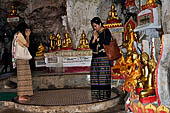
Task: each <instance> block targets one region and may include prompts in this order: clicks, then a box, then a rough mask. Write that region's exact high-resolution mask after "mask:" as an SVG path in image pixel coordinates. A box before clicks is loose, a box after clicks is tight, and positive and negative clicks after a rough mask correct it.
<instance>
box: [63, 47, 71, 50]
mask: <svg viewBox="0 0 170 113" xmlns="http://www.w3.org/2000/svg"><path fill="white" fill-rule="evenodd" d="M61 50H73V48H69V47H68V48H61Z"/></svg>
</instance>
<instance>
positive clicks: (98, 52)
mask: <svg viewBox="0 0 170 113" xmlns="http://www.w3.org/2000/svg"><path fill="white" fill-rule="evenodd" d="M104 32H105V33H104ZM104 34H105V36H104ZM93 38H94V37H93V36H92V38H91V40H90V43H89V46H90V49H92V51H93V57H106V52H105V51H104V47H103V44H105V45H109V43H110V41H111V33H110V30H109V29H107V28H106V29H104V30H103V31H102V32H100V33H99V36H98V39H97V40H96V41H95V43H92V40H93Z"/></svg>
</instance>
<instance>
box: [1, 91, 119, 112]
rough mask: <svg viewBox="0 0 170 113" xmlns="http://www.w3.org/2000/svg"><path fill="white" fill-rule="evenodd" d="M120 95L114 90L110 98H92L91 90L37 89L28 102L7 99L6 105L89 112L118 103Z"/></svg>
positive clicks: (32, 109) (33, 109)
mask: <svg viewBox="0 0 170 113" xmlns="http://www.w3.org/2000/svg"><path fill="white" fill-rule="evenodd" d="M118 102H119V96H118V95H117V94H116V93H114V92H112V94H111V98H110V99H108V100H102V101H98V100H92V98H91V90H90V89H88V88H80V89H57V90H44V91H37V92H35V93H34V95H33V96H32V97H31V98H30V100H29V101H27V102H22V103H21V102H18V101H17V100H16V99H14V102H9V101H5V102H4V106H6V107H10V108H16V109H20V110H23V111H29V112H36V113H38V112H39V113H75V112H78V113H85V112H86V113H87V112H90V113H91V112H99V111H103V110H106V109H108V108H110V107H113V106H115V105H117V104H118Z"/></svg>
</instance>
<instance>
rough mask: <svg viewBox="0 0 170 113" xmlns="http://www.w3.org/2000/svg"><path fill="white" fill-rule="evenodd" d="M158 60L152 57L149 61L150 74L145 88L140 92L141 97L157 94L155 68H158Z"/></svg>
mask: <svg viewBox="0 0 170 113" xmlns="http://www.w3.org/2000/svg"><path fill="white" fill-rule="evenodd" d="M156 65H157V64H156V62H155V60H154V59H153V58H152V59H150V60H149V62H148V66H149V75H148V79H147V81H146V82H145V86H144V89H143V90H142V91H141V92H140V93H139V98H144V97H148V96H153V95H155V69H156Z"/></svg>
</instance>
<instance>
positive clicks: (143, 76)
mask: <svg viewBox="0 0 170 113" xmlns="http://www.w3.org/2000/svg"><path fill="white" fill-rule="evenodd" d="M148 62H149V55H148V54H147V53H146V52H143V53H142V54H141V63H142V68H141V77H140V79H139V80H138V87H139V88H143V87H144V85H145V82H146V81H147V80H148V74H149V66H148Z"/></svg>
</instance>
